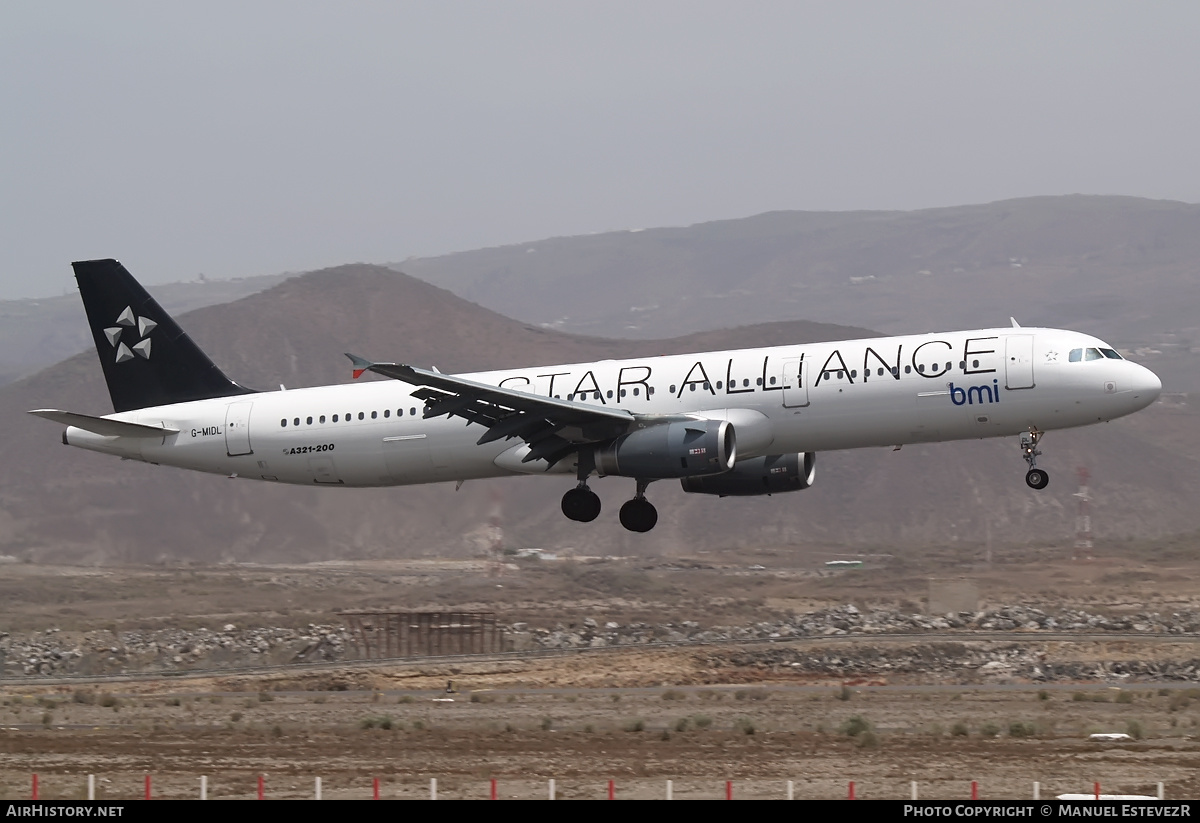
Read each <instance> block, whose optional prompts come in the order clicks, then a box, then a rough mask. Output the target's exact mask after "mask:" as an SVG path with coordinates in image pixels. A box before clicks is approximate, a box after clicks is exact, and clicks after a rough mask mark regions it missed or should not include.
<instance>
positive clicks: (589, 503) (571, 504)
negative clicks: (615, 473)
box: [562, 480, 600, 523]
mask: <svg viewBox="0 0 1200 823" xmlns="http://www.w3.org/2000/svg"><path fill="white" fill-rule="evenodd" d="M562 512H563V514H565V515H566V516H567V517H569V518H570V519H571V520H575V521H577V522H579V523H591V522H592V521H593V520H595V519H596V518H597V517H599V516H600V498H599V497H598V496H597V495H596V493H595V492H594V491H592V490H591V489H589V488H588V484H587V481H586V480H580V481H579V485H578V486H576V487H575V488H573V489H571V490H570V491H569V492H567V493H566V494H564V495H563V499H562Z"/></svg>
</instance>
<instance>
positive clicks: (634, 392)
mask: <svg viewBox="0 0 1200 823" xmlns="http://www.w3.org/2000/svg"><path fill="white" fill-rule="evenodd" d="M633 396H634V397H637V396H638V388H637V386H634V387H633Z"/></svg>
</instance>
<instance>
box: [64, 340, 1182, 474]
mask: <svg viewBox="0 0 1200 823" xmlns="http://www.w3.org/2000/svg"><path fill="white" fill-rule="evenodd" d="M1079 351H1083V352H1085V353H1086V352H1090V351H1107V352H1111V349H1109V348H1108V347H1107V344H1105V343H1103V342H1102V341H1100V340H1097V339H1096V338H1093V337H1090V336H1088V335H1083V334H1079V333H1076V332H1070V331H1060V330H1055V329H1025V328H1003V329H985V330H976V331H966V332H947V333H937V334H924V335H913V336H908V337H883V338H873V339H864V340H848V341H839V342H830V343H812V344H805V345H794V346H776V347H771V348H759V349H743V350H738V351H721V352H707V353H702V354H688V355H672V356H662V357H644V358H636V359H631V360H604V361H600V362H595V363H576V364H569V365H559V366H547V367H542V368H530V369H512V370H505V371H494V372H485V373H480V374H471V375H464V377H467V378H469V379H471V380H474V381H476V382H479V383H486V384H489V385H499V386H504V387H507V388H510V389H519V390H522V391H528V392H531V393H535V394H540V395H544V396H550V397H558V398H561V399H564V400H575V401H577V402H581V403H586V404H589V405H594V406H601V405H603V406H606V407H616V408H624V409H627V410H629V411H630V412H633V413H636V414H652V415H656V414H662V415H667V414H671V415H679V414H690V415H694V416H696V417H704V418H719V419H728V420H730V421H731V422H732V424H733V426H734V430H735V433H736V441H737V458H738V459H739V460H743V459H747V458H751V457H756V456H760V455H764V454H784V453H789V452H818V451H830V450H836V449H854V448H863V447H869V446H895V445H900V444H905V443H917V442H932V441H943V440H963V439H971V438H983V437H1000V436H1010V435H1016V434H1018V433H1020V432H1024V431H1029V430H1030V429H1037V430H1042V431H1046V430H1051V429H1061V428H1068V427H1071V426H1083V425H1087V424H1090V423H1096V422H1101V421H1105V420H1111V419H1113V418H1116V417H1121V416H1123V415H1126V414H1130V413H1132V412H1134V411H1137V410H1138V409H1141V408H1144V407H1146V406H1147V405H1149V404H1150V403H1152V402H1153V401H1154V399H1155V398H1156V397H1157V396H1158V393H1159V391H1160V389H1161V383H1160V382H1159V380H1158V378H1157V377H1156V376H1155V375H1154V374H1153V373H1152V372H1150V371H1149V370H1148V369H1145V368H1143V367H1142V366H1139V365H1137V364H1134V363H1131V362H1129V361H1127V360H1124V359H1118V358H1117V357H1116V356H1115V353H1113V354H1108V355H1105V356H1097V357H1096V358H1093V359H1085V357H1089V356H1091V355H1085V356H1076V355H1075V354H1074V352H1079ZM1072 357H1076V359H1075V360H1072V359H1071V358H1072ZM417 390H418V389H417V387H414V386H410V385H407V384H405V383H402V382H399V381H395V380H389V381H375V382H369V383H363V384H349V385H337V386H323V387H319V388H309V389H294V390H289V391H277V392H263V393H260V394H249V395H243V396H237V397H224V398H216V399H211V400H202V401H196V402H190V403H179V404H175V405H169V406H157V407H151V408H145V409H140V410H137V411H130V412H125V413H122V414H115V415H109V416H108V417H110V418H111V419H115V420H122V421H127V422H133V423H141V424H148V425H153V426H161V427H164V428H170V429H177V430H178V433H177V434H171V435H168V436H166V437H161V438H159V437H123V436H118V437H105V436H101V435H98V434H93V433H90V432H87V431H84V430H82V429H78V428H74V427H70V428H68V429H67V432H66V435H65V438H64V439H65V441H66V442H67V443H69V444H70V445H73V446H80V447H82V448H86V449H92V450H95V451H101V452H106V453H110V454H116V455H120V456H122V457H129V458H134V459H138V460H144V461H147V462H150V463H156V464H163V465H170V466H178V467H181V468H187V469H195V470H200V471H206V472H216V473H220V474H226V475H234V474H236V475H237V476H239V477H245V478H255V479H263V480H270V481H277V482H281V483H300V484H306V485H309V484H314V483H316V484H325V485H345V486H391V485H405V484H414V483H429V482H437V481H447V480H467V479H473V478H483V477H499V476H506V475H514V474H530V473H534V474H536V473H544V472H546V471H547V469H548V467H547V465H546V463H545V462H543V461H540V460H538V461H532V462H529V463H522V462H521V457H522V456H524V454H526V453H528V452H527V448H528V447H527V446H525V445H524V444H523V443H522V441H521V440H520V439H512V440H499V441H496V442H491V443H486V444H484V445H476V441H477V440H478V439H479V436H480V434H482V433H483V432H484V429H483V428H482V427H481V426H479V425H473V424H470V425H469V424H466V423H465V422H464V421H463V420H462V419H461V418H457V417H450V418H447V417H444V416H443V417H435V418H431V419H425V418H424V417H423V416H422V412H423V406H424V403H423V401H421V400H418V399H416V398H414V397H413V396H412V393H413V392H414V391H417ZM552 471H555V472H573V471H574V461H573V459H572V460H564V461H562V462H561V463H559V464H558V465H556V466H554V467H553V469H552Z"/></svg>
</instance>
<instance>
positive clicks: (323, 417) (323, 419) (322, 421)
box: [319, 415, 325, 423]
mask: <svg viewBox="0 0 1200 823" xmlns="http://www.w3.org/2000/svg"><path fill="white" fill-rule="evenodd" d="M319 422H321V423H324V422H325V415H321V420H320V421H319Z"/></svg>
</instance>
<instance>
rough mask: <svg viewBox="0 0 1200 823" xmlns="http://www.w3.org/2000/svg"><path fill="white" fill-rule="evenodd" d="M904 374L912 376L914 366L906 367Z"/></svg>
mask: <svg viewBox="0 0 1200 823" xmlns="http://www.w3.org/2000/svg"><path fill="white" fill-rule="evenodd" d="M904 373H905V374H912V366H905V367H904Z"/></svg>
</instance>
